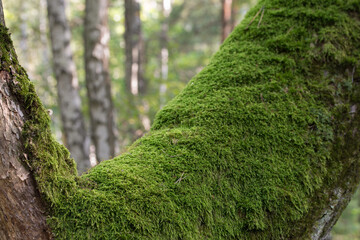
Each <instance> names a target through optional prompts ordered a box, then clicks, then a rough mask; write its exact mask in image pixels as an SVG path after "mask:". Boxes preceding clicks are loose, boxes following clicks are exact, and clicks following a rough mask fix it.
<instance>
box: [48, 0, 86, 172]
mask: <svg viewBox="0 0 360 240" xmlns="http://www.w3.org/2000/svg"><path fill="white" fill-rule="evenodd" d="M47 9H48V19H49V27H50V37H51V43H52V44H51V46H52V53H53V65H54V73H55V78H56V80H57V90H58V99H59V101H58V102H59V107H60V113H61V120H62V127H63V133H64V143H65V145H66V146H67V148H68V149H69V151H70V153H71V156H72V157H73V158H74V159H75V160H76V162H77V168H78V170H79V172H84V171H86V170H87V169H89V168H90V160H89V154H90V152H89V151H90V138H89V137H88V135H87V133H86V129H85V123H84V117H83V114H82V111H81V98H80V94H79V84H78V78H77V74H76V67H75V63H74V61H73V54H72V50H71V47H70V40H71V31H70V28H69V25H68V22H67V19H66V14H65V0H48V1H47Z"/></svg>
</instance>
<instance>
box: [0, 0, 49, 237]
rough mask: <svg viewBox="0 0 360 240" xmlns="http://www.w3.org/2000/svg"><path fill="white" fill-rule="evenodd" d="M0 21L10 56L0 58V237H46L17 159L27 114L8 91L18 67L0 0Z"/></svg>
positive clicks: (0, 38)
mask: <svg viewBox="0 0 360 240" xmlns="http://www.w3.org/2000/svg"><path fill="white" fill-rule="evenodd" d="M0 22H1V23H0V25H2V26H0V42H1V45H2V48H1V50H0V55H1V56H7V57H11V59H13V62H11V63H10V65H9V62H6V60H4V59H3V58H2V59H1V60H0V239H1V240H9V239H15V240H17V239H19V240H20V239H50V238H51V236H52V234H51V231H50V229H49V227H48V226H47V223H46V214H45V212H46V211H45V209H46V208H45V205H44V202H43V201H42V200H41V198H40V195H39V192H38V190H37V188H36V183H35V181H34V179H33V176H32V175H31V174H30V172H29V170H28V169H27V168H25V167H24V166H23V165H22V164H21V163H20V161H19V159H24V158H26V157H27V155H26V154H25V153H23V151H22V150H23V141H22V133H21V131H22V129H23V127H24V122H25V121H26V120H27V116H26V113H25V112H26V110H25V109H24V106H23V105H22V104H21V103H19V101H18V99H17V98H16V96H15V95H14V94H13V92H12V88H14V85H16V84H17V77H18V74H21V69H20V72H18V71H17V68H15V66H16V56H15V55H14V54H15V52H12V53H10V51H13V47H12V45H11V40H10V38H9V35H8V33H7V32H6V30H4V27H3V26H4V16H3V8H2V3H1V0H0ZM4 47H5V48H4ZM5 49H6V50H7V51H6V50H5Z"/></svg>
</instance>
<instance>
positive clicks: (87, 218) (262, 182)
mask: <svg viewBox="0 0 360 240" xmlns="http://www.w3.org/2000/svg"><path fill="white" fill-rule="evenodd" d="M263 6H264V7H265V12H264V16H263V19H262V21H261V22H260V23H259V22H258V21H259V20H258V19H255V21H254V22H252V21H251V20H252V18H253V16H255V15H256V13H257V12H258V11H259V10H260V9H261V8H262V7H263ZM359 6H360V4H359V1H345V0H326V1H325V0H298V1H285V0H272V1H271V0H262V1H260V2H259V4H258V5H257V6H256V7H255V8H254V9H252V10H251V11H250V12H249V13H248V15H247V17H246V18H245V20H244V21H243V23H242V24H240V25H239V26H238V27H237V28H236V29H235V30H234V32H233V33H232V34H231V35H230V37H229V38H228V39H227V40H226V41H225V43H224V44H223V45H222V46H221V49H220V51H219V52H218V53H217V54H215V56H214V57H213V58H212V60H211V63H210V64H209V65H208V66H207V67H206V68H205V69H204V70H203V71H202V72H201V73H199V74H198V75H197V76H195V77H194V78H193V79H192V80H191V81H190V82H189V84H188V85H187V87H186V88H185V89H184V90H183V91H182V92H181V93H180V94H179V95H178V96H177V97H175V98H174V99H173V100H172V101H171V102H170V103H169V104H168V105H167V106H166V107H164V108H163V109H162V110H161V111H160V112H159V113H158V114H157V116H156V119H155V122H154V125H153V127H152V130H151V132H150V133H149V134H147V135H146V136H145V137H143V138H141V139H139V140H138V141H137V142H135V143H134V144H133V145H132V146H131V147H130V149H129V152H128V153H125V154H123V155H121V156H119V157H116V158H114V159H112V160H109V161H105V162H102V163H101V164H99V165H98V166H96V167H95V168H94V169H92V170H91V171H90V172H89V173H87V174H84V175H83V176H81V178H79V179H78V181H76V182H75V181H74V174H73V172H75V169H74V167H73V162H72V161H71V160H69V158H68V153H67V152H66V151H65V150H64V149H63V148H62V147H60V145H57V144H56V143H55V142H53V140H52V138H51V137H50V132H49V130H48V129H49V127H48V118H47V117H46V116H44V113H43V110H42V107H41V105H40V103H39V101H38V99H37V98H36V97H34V96H30V97H29V99H28V100H26V98H27V94H25V95H26V96H25V95H24V94H22V93H21V91H22V90H20V91H19V96H20V97H21V96H23V98H24V102H27V103H28V104H29V105H30V109H29V111H35V112H30V113H32V115H31V116H32V117H31V119H29V121H28V122H27V125H26V128H25V130H24V136H25V139H26V147H27V148H26V149H28V150H27V151H28V152H29V154H30V153H31V154H32V155H31V160H29V165H30V166H31V168H32V169H33V170H34V172H35V174H36V176H37V181H38V184H39V186H40V187H39V188H40V189H41V191H42V192H43V193H44V194H45V196H46V197H47V199H48V201H50V203H51V204H52V208H51V209H52V216H51V218H50V220H49V222H50V223H51V226H52V228H53V230H54V232H55V233H56V235H57V237H58V238H59V239H293V238H299V236H301V237H300V238H309V236H310V234H311V232H312V230H313V225H314V223H315V222H316V221H317V218H319V217H321V214H320V212H321V211H322V210H323V209H324V208H325V207H326V206H328V205H329V201H330V200H329V194H330V192H331V190H332V189H333V187H334V186H338V187H339V186H340V187H343V188H344V189H345V186H344V183H343V185H341V184H342V181H343V179H345V178H346V179H351V180H349V181H347V183H346V184H347V186H346V189H350V190H353V189H355V185H356V183H357V182H358V177H357V174H356V173H355V172H356V171H355V170H358V169H359V161H358V156H359V152H358V151H359V150H358V149H360V148H359V147H360V146H359V141H358V140H357V139H359V137H360V136H359V133H358V131H357V126H359V124H360V118H359V114H358V113H357V112H356V111H352V110H354V109H355V110H356V107H354V106H357V104H359V99H360V97H359V96H360V95H359V90H358V89H360V88H359V87H358V86H357V85H358V84H359V82H360V77H359V70H358V69H359V61H358V59H359V55H360V46H359V45H360V41H359V40H360V36H359V33H360V31H359V27H360V22H359V20H358V19H359V17H358V16H359ZM20 80H21V79H20ZM20 80H19V81H20ZM20 85H21V86H22V89H23V91H25V92H26V91H27V88H29V89H30V88H31V87H27V84H26V83H20ZM29 86H30V85H29ZM39 106H40V107H39ZM32 108H35V110H32ZM36 109H40V110H36ZM357 109H359V107H357ZM348 169H352V170H354V171H348ZM68 172H71V173H68ZM64 193H65V195H66V193H67V195H66V197H62V196H63V195H64Z"/></svg>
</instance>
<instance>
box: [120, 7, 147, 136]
mask: <svg viewBox="0 0 360 240" xmlns="http://www.w3.org/2000/svg"><path fill="white" fill-rule="evenodd" d="M140 11H141V6H140V2H139V0H125V34H124V39H125V56H126V61H125V85H126V89H127V93H128V96H129V101H130V105H131V108H132V112H133V109H136V111H137V112H136V114H138V116H137V117H138V118H139V119H140V121H141V123H142V127H143V129H144V130H145V131H149V130H150V119H149V117H148V114H147V111H148V104H147V103H146V101H145V100H144V99H142V96H143V95H144V94H145V92H146V87H147V86H146V85H147V84H146V80H145V78H144V57H145V51H144V39H143V33H142V27H141V18H140ZM139 106H142V107H143V108H142V109H144V110H143V111H141V110H140V109H139ZM138 130H139V129H134V130H131V132H130V134H131V135H132V136H133V139H137V138H138V137H140V136H141V135H143V131H141V130H140V131H138Z"/></svg>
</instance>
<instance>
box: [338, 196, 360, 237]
mask: <svg viewBox="0 0 360 240" xmlns="http://www.w3.org/2000/svg"><path fill="white" fill-rule="evenodd" d="M359 194H360V191H359V190H358V191H357V192H356V193H355V194H354V196H353V198H352V200H351V202H350V203H349V205H348V206H347V208H346V209H345V210H344V212H343V213H342V215H341V217H340V219H339V221H338V222H337V223H336V225H335V226H334V229H333V231H332V236H333V239H334V240H354V239H360V234H359V233H360V221H359V220H360V219H359V216H360V204H359V198H360V195H359Z"/></svg>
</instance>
